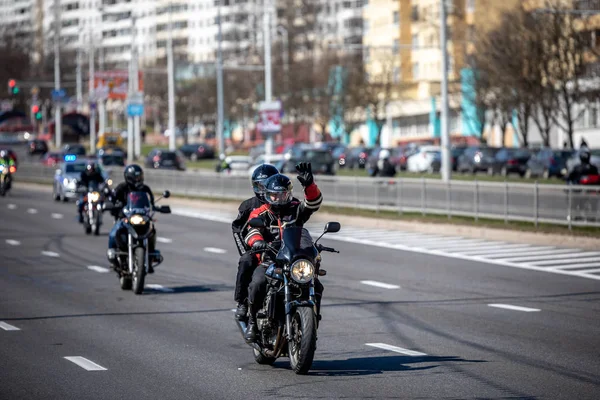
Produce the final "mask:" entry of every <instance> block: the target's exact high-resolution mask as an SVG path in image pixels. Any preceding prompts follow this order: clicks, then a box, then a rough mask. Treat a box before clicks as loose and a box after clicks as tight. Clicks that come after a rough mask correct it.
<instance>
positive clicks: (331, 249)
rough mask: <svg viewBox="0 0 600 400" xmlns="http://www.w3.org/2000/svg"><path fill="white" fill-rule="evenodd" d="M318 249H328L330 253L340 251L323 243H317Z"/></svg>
mask: <svg viewBox="0 0 600 400" xmlns="http://www.w3.org/2000/svg"><path fill="white" fill-rule="evenodd" d="M317 249H318V250H319V251H328V252H330V253H339V251H338V250H336V249H334V248H333V247H327V246H323V245H321V244H319V245H317Z"/></svg>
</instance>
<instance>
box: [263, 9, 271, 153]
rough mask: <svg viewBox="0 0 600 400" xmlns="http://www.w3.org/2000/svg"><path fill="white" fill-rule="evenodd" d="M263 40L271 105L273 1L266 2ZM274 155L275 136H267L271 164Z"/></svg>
mask: <svg viewBox="0 0 600 400" xmlns="http://www.w3.org/2000/svg"><path fill="white" fill-rule="evenodd" d="M263 7H264V10H263V40H264V42H265V43H264V45H265V102H267V103H270V102H271V101H272V97H273V88H272V76H271V1H270V0H264V5H263ZM272 154H273V134H269V135H268V136H267V140H266V142H265V161H266V162H269V161H270V159H271V155H272Z"/></svg>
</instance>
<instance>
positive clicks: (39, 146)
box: [27, 139, 48, 156]
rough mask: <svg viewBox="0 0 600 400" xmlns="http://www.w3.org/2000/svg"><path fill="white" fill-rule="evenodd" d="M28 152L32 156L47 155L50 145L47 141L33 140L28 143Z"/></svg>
mask: <svg viewBox="0 0 600 400" xmlns="http://www.w3.org/2000/svg"><path fill="white" fill-rule="evenodd" d="M27 152H28V153H29V155H30V156H33V155H36V154H42V155H43V154H46V153H47V152H48V143H46V141H45V140H41V139H33V140H30V141H29V142H28V143H27Z"/></svg>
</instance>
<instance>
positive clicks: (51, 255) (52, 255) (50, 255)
mask: <svg viewBox="0 0 600 400" xmlns="http://www.w3.org/2000/svg"><path fill="white" fill-rule="evenodd" d="M42 255H43V256H47V257H60V254H58V253H55V252H53V251H46V250H44V251H42Z"/></svg>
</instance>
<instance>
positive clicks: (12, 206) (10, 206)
mask: <svg viewBox="0 0 600 400" xmlns="http://www.w3.org/2000/svg"><path fill="white" fill-rule="evenodd" d="M6 207H8V209H9V210H16V209H17V205H16V204H7V205H6Z"/></svg>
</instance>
